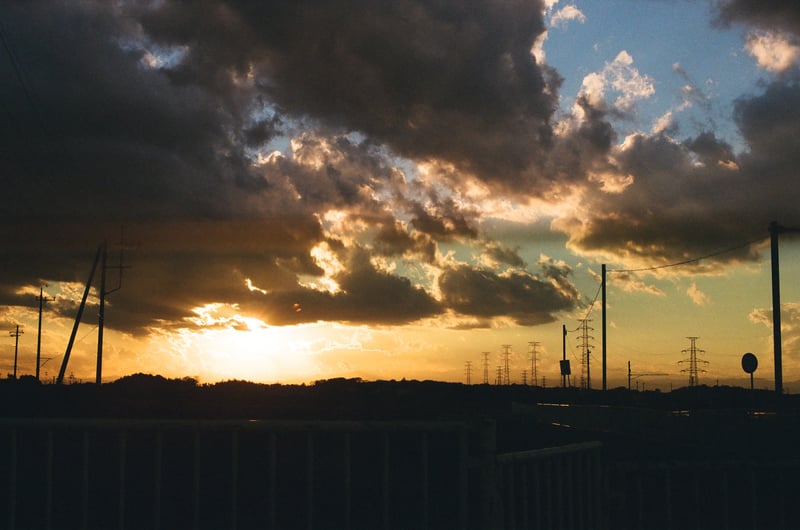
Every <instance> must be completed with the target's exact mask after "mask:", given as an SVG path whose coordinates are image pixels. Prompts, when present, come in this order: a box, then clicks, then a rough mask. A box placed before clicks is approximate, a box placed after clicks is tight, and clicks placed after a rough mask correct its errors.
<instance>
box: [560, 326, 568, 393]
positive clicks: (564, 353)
mask: <svg viewBox="0 0 800 530" xmlns="http://www.w3.org/2000/svg"><path fill="white" fill-rule="evenodd" d="M561 352H562V360H563V361H564V362H566V360H567V325H566V324H561ZM561 386H562V387H563V388H566V387H567V374H566V373H564V369H563V368H562V369H561Z"/></svg>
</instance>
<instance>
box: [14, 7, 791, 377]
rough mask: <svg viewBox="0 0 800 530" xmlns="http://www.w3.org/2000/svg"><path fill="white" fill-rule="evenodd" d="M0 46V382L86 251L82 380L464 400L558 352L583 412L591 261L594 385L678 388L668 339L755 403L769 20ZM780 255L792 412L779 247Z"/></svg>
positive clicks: (633, 11)
mask: <svg viewBox="0 0 800 530" xmlns="http://www.w3.org/2000/svg"><path fill="white" fill-rule="evenodd" d="M0 37H2V38H1V39H0V40H1V42H0V44H2V49H0V113H1V114H2V118H0V183H1V184H2V188H1V189H2V190H3V192H4V193H3V206H2V208H0V237H1V238H2V241H3V243H4V244H3V245H2V247H0V263H2V267H1V268H0V273H1V274H0V329H2V330H4V331H5V330H8V331H9V332H10V331H13V330H15V329H16V326H17V325H19V326H21V328H20V329H21V330H22V331H23V335H21V336H20V337H19V349H18V359H19V361H18V374H22V375H24V374H33V373H34V372H35V362H36V361H35V352H36V344H37V323H38V302H37V296H38V295H39V292H40V288H41V289H43V292H44V294H45V296H46V297H48V299H49V300H48V302H47V303H45V304H44V310H43V318H42V338H41V341H42V346H41V351H42V365H41V370H42V377H43V378H44V379H52V378H53V377H54V376H55V375H56V374H57V373H58V371H59V366H60V365H61V363H62V359H63V357H64V352H65V349H66V345H67V342H68V338H69V335H70V332H71V331H72V327H73V321H74V319H75V315H76V313H77V310H78V306H79V303H80V299H81V296H82V293H83V289H84V286H85V284H86V282H87V279H88V277H89V273H90V270H91V268H92V264H93V260H94V257H95V254H96V251H97V249H98V246H99V245H100V244H101V243H103V242H106V243H107V248H108V258H107V265H108V266H107V281H108V287H107V291H109V290H112V289H115V288H116V287H118V286H120V284H119V272H120V271H122V272H123V278H122V282H121V286H120V288H119V290H116V291H114V292H113V293H110V294H109V295H108V297H107V299H106V315H105V340H104V360H103V379H104V381H108V380H113V379H116V378H118V377H122V376H124V375H128V374H132V373H139V372H142V373H153V374H161V375H164V376H167V377H195V378H197V379H198V380H200V381H202V382H216V381H224V380H232V379H244V380H250V381H256V382H264V383H301V382H306V383H310V382H313V381H316V380H320V379H329V378H335V377H360V378H362V379H366V380H376V379H397V380H400V379H403V378H406V379H433V380H440V381H460V382H467V378H468V376H469V380H470V382H471V383H473V384H474V383H481V382H483V380H484V377H486V378H488V380H489V382H492V383H494V382H495V380H496V375H497V369H498V367H500V366H504V363H505V358H504V356H503V353H504V352H506V351H508V352H509V376H510V380H511V382H515V383H522V382H523V381H525V382H528V383H531V382H533V381H534V377H533V376H534V374H533V368H534V363H533V362H532V359H531V351H533V349H535V350H536V353H537V355H536V357H537V360H536V363H535V368H536V374H535V376H536V382H537V383H538V384H544V385H546V386H553V385H556V384H558V383H559V382H560V381H559V380H560V377H559V368H558V361H559V360H560V359H561V358H562V354H563V353H562V326H565V327H566V329H567V331H568V333H567V337H566V350H567V351H566V354H567V358H568V359H570V361H571V364H572V372H573V381H572V383H573V384H575V385H579V384H581V381H583V382H584V384H585V383H586V382H587V380H588V381H589V382H590V384H591V386H592V387H593V388H598V387H599V385H600V363H599V358H600V345H601V337H602V330H601V326H600V324H601V320H602V317H601V312H600V303H599V302H600V300H599V298H598V294H599V287H600V281H601V276H600V271H601V266H602V264H606V265H607V268H608V271H609V272H608V275H607V282H606V284H607V313H606V316H607V332H606V333H607V334H606V340H607V359H608V365H607V375H608V385H609V387H615V386H624V385H626V384H627V376H628V363H629V362H630V366H631V372H632V374H633V376H632V380H633V381H634V382H635V383H634V384H640V385H642V387H643V388H644V387H646V388H648V389H652V388H661V389H665V390H666V389H669V388H672V387H677V386H685V385H686V384H687V383H688V374H687V372H686V370H687V369H688V364H687V363H682V364H681V363H680V361H682V360H685V359H687V358H688V357H689V354H688V352H687V351H686V350H688V349H689V348H690V345H691V341H690V339H689V338H688V337H698V338H697V339H696V347H697V348H698V349H699V350H701V352H700V354H699V358H700V360H701V364H700V368H701V369H702V370H704V371H703V372H701V373H700V374H699V380H700V382H701V383H706V384H716V383H717V382H719V383H720V384H736V385H742V386H747V385H749V378H748V376H747V375H746V374H745V373H744V372H743V371H742V369H741V365H740V360H741V356H742V355H743V354H744V353H745V352H753V353H755V354H756V356H757V357H758V359H759V368H758V371H757V372H756V374H755V381H756V385H757V386H759V387H763V388H772V387H773V362H772V351H773V350H772V321H771V307H772V300H771V291H770V281H771V276H770V252H769V240H768V238H769V233H768V230H767V228H768V226H769V224H770V222H772V221H777V222H779V223H780V224H781V225H783V226H786V227H793V226H800V210H798V208H797V205H798V204H800V185H798V177H797V168H798V166H799V165H800V119H798V118H800V75H799V74H800V70H799V69H798V68H799V66H798V60H799V59H800V7H798V4H797V3H796V2H790V1H784V0H762V1H758V2H755V1H749V0H747V1H746V0H672V1H667V0H607V1H606V0H604V1H603V2H590V1H585V0H575V1H570V0H560V1H559V0H544V1H542V0H479V1H474V2H463V1H462V0H434V1H431V0H424V1H423V0H392V1H388V2H378V1H370V0H332V1H328V2H318V1H314V0H291V1H283V0H270V1H265V2H254V1H248V0H229V1H220V0H199V1H196V2H180V1H177V0H150V1H144V0H142V1H128V0H116V1H114V2H107V1H92V0H33V1H31V0H25V1H22V0H11V1H9V2H7V3H6V4H5V5H4V9H3V11H2V13H0ZM780 253H781V254H780V256H781V257H780V266H781V279H782V292H781V296H782V306H781V309H782V315H783V317H782V318H783V326H782V332H783V379H784V386H785V388H786V390H787V391H790V392H792V391H800V282H798V279H800V267H799V266H798V265H797V264H798V258H800V245H798V242H797V239H796V237H795V236H793V235H792V234H791V233H786V234H783V235H782V236H781V238H780ZM698 258H703V259H698ZM120 260H121V263H122V265H123V266H124V268H123V269H120V267H119V265H120ZM684 262H688V263H684ZM679 263H683V264H681V265H676V264H679ZM98 275H99V273H98ZM99 289H100V287H99V282H98V281H97V278H95V281H94V282H93V284H92V290H91V292H90V296H89V301H88V306H87V309H86V311H85V313H84V318H83V322H82V323H81V325H80V327H79V329H78V332H77V335H76V341H75V346H74V349H73V351H72V355H71V357H70V361H69V367H68V369H67V373H69V374H70V376H71V377H74V378H75V379H77V380H86V381H89V380H93V379H94V373H95V356H96V348H97V346H96V345H97V320H98V301H99ZM582 319H587V320H589V323H588V324H587V327H588V329H587V332H586V334H587V335H588V343H589V350H590V355H589V359H590V362H589V372H588V373H586V368H585V364H584V363H582V356H583V355H582V350H583V349H584V348H583V347H582V346H581V345H582V344H583V342H584V340H583V334H582V332H581V324H580V321H581V320H582ZM534 343H535V345H534ZM14 348H15V340H14V337H12V336H10V335H9V337H8V338H7V339H5V340H4V341H3V344H2V345H1V346H0V370H5V372H6V373H11V372H12V370H13V358H14ZM484 352H486V355H485V356H484ZM484 359H486V363H485V362H484ZM702 361H707V364H706V363H705V362H702ZM468 363H469V364H468ZM650 374H662V375H650Z"/></svg>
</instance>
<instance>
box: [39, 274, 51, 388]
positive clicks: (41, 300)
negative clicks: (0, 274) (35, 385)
mask: <svg viewBox="0 0 800 530" xmlns="http://www.w3.org/2000/svg"><path fill="white" fill-rule="evenodd" d="M38 300H39V332H38V334H37V336H36V380H37V381H39V368H41V364H42V307H43V306H44V303H45V302H49V301H51V300H55V297H53V298H45V297H44V288H43V287H39V298H38Z"/></svg>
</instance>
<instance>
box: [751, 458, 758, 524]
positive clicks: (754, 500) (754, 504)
mask: <svg viewBox="0 0 800 530" xmlns="http://www.w3.org/2000/svg"><path fill="white" fill-rule="evenodd" d="M749 471H750V516H751V517H752V524H753V530H758V487H757V485H756V466H755V464H754V463H752V462H751V463H750V466H749Z"/></svg>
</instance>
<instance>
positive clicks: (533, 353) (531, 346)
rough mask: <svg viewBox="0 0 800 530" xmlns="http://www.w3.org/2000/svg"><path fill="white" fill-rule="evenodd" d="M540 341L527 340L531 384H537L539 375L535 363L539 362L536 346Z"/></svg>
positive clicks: (537, 346)
mask: <svg viewBox="0 0 800 530" xmlns="http://www.w3.org/2000/svg"><path fill="white" fill-rule="evenodd" d="M540 344H541V342H534V341H532V342H529V343H528V355H529V356H530V358H531V382H532V383H533V386H539V376H538V374H537V372H536V368H537V364H538V363H539V352H538V348H539V345H540Z"/></svg>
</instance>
